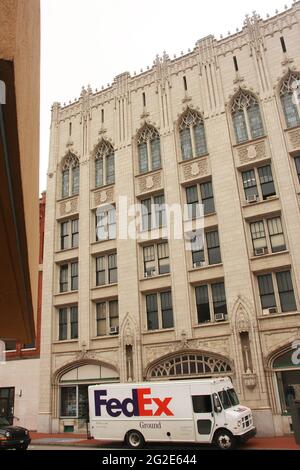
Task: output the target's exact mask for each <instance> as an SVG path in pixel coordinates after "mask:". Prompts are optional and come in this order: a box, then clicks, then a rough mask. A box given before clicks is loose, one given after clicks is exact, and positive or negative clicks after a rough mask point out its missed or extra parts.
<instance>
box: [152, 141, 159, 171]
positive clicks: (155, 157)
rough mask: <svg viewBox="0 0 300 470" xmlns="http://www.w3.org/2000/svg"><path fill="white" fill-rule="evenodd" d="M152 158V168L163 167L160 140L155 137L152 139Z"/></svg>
mask: <svg viewBox="0 0 300 470" xmlns="http://www.w3.org/2000/svg"><path fill="white" fill-rule="evenodd" d="M150 145H151V158H152V170H157V169H158V168H160V167H161V159H160V140H159V139H155V140H152V141H151V144H150Z"/></svg>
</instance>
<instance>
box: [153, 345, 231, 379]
mask: <svg viewBox="0 0 300 470" xmlns="http://www.w3.org/2000/svg"><path fill="white" fill-rule="evenodd" d="M233 372H234V367H233V364H232V363H231V361H230V360H229V359H228V358H226V357H223V356H221V355H219V354H214V353H210V352H205V351H199V350H193V349H187V350H181V351H177V352H173V353H172V354H168V355H166V356H163V357H161V358H160V359H159V360H156V361H154V362H153V363H151V364H149V366H148V367H147V369H146V371H145V378H146V380H149V381H150V380H161V379H167V380H168V379H170V378H176V377H187V378H191V377H198V378H199V377H201V376H202V377H205V376H210V377H211V376H223V377H224V376H228V375H233Z"/></svg>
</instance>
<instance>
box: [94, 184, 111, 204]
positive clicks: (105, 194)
mask: <svg viewBox="0 0 300 470" xmlns="http://www.w3.org/2000/svg"><path fill="white" fill-rule="evenodd" d="M112 202H114V188H108V189H103V190H100V191H96V192H95V193H94V206H96V207H97V206H101V205H102V204H110V203H112Z"/></svg>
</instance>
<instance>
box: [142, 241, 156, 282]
mask: <svg viewBox="0 0 300 470" xmlns="http://www.w3.org/2000/svg"><path fill="white" fill-rule="evenodd" d="M143 253H144V273H145V276H146V277H148V276H153V275H154V274H155V271H156V264H155V250H154V245H151V246H145V247H144V248H143Z"/></svg>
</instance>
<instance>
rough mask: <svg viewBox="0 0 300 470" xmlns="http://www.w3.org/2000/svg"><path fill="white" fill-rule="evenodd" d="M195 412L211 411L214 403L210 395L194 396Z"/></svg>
mask: <svg viewBox="0 0 300 470" xmlns="http://www.w3.org/2000/svg"><path fill="white" fill-rule="evenodd" d="M192 400H193V411H194V413H211V412H212V403H211V396H210V395H197V396H192Z"/></svg>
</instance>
